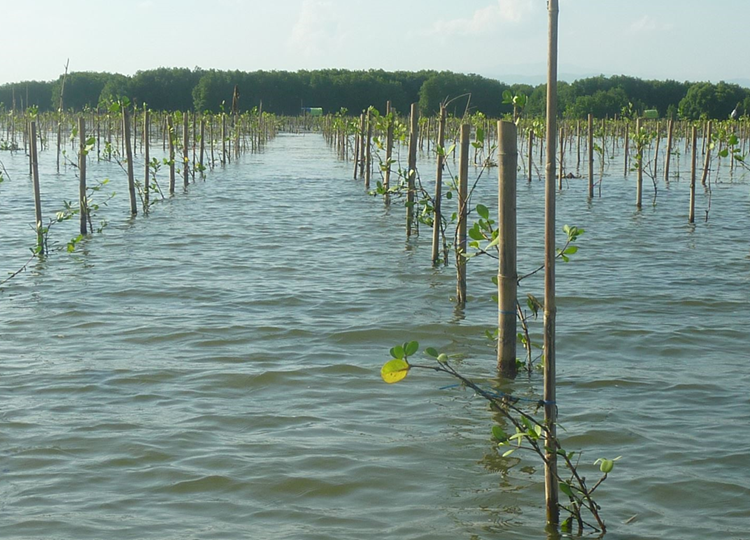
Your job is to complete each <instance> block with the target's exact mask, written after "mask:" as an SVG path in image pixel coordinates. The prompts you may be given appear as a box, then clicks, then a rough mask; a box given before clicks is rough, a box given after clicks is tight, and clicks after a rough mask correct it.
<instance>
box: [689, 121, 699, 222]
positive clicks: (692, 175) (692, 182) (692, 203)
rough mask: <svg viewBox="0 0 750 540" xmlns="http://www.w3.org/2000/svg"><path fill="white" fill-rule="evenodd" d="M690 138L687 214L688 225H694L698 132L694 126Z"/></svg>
mask: <svg viewBox="0 0 750 540" xmlns="http://www.w3.org/2000/svg"><path fill="white" fill-rule="evenodd" d="M691 136H692V138H693V152H692V156H691V162H690V163H691V165H690V211H689V213H688V223H695V176H696V165H697V161H698V130H697V129H696V127H695V126H693V130H692V134H691Z"/></svg>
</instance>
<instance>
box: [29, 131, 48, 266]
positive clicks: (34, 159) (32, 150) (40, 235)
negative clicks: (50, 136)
mask: <svg viewBox="0 0 750 540" xmlns="http://www.w3.org/2000/svg"><path fill="white" fill-rule="evenodd" d="M29 162H30V163H31V178H32V183H33V185H34V216H35V218H36V246H37V252H38V253H39V254H40V255H43V254H44V250H45V246H44V225H43V224H42V196H41V190H40V188H39V159H38V156H37V151H36V122H35V121H33V120H32V121H31V124H30V125H29Z"/></svg>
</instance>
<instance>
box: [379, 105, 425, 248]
mask: <svg viewBox="0 0 750 540" xmlns="http://www.w3.org/2000/svg"><path fill="white" fill-rule="evenodd" d="M385 115H386V121H387V122H388V128H387V130H386V134H385V176H384V178H383V188H385V197H384V201H385V204H386V205H389V204H391V194H390V193H388V190H389V189H390V187H391V157H392V156H393V110H392V107H391V102H390V101H388V102H387V103H386V104H385ZM433 253H434V251H433Z"/></svg>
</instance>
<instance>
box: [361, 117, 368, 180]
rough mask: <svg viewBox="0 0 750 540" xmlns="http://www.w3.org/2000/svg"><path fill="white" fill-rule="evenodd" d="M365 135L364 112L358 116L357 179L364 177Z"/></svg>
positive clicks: (365, 119)
mask: <svg viewBox="0 0 750 540" xmlns="http://www.w3.org/2000/svg"><path fill="white" fill-rule="evenodd" d="M366 134H367V117H366V116H365V113H364V111H362V114H360V115H359V177H360V178H364V177H365V161H366V160H365V152H366V150H365V138H366Z"/></svg>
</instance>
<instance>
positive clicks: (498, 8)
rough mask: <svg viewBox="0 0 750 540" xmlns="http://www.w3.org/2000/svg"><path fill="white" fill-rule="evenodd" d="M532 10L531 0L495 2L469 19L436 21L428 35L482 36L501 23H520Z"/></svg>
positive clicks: (502, 0) (499, 0)
mask: <svg viewBox="0 0 750 540" xmlns="http://www.w3.org/2000/svg"><path fill="white" fill-rule="evenodd" d="M532 9H533V4H532V0H497V3H496V4H491V5H489V6H487V7H483V8H480V9H478V10H476V11H475V12H474V14H473V15H472V16H471V18H468V19H465V18H459V19H451V20H448V21H437V22H436V23H435V24H434V25H433V27H432V31H431V32H430V33H431V34H442V35H459V36H467V35H479V34H484V33H487V32H489V31H491V30H493V29H494V28H496V27H497V26H499V25H500V24H502V23H513V24H515V23H519V22H521V20H522V19H523V18H524V16H525V15H526V14H527V13H529V12H530V11H531V10H532Z"/></svg>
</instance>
